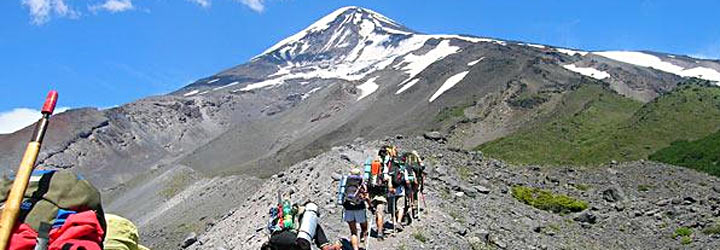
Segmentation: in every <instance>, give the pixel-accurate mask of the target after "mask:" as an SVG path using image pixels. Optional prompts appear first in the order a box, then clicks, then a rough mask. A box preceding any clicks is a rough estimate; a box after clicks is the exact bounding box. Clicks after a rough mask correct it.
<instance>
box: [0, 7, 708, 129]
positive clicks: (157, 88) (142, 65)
mask: <svg viewBox="0 0 720 250" xmlns="http://www.w3.org/2000/svg"><path fill="white" fill-rule="evenodd" d="M347 5H357V6H361V7H367V8H370V9H373V10H375V11H377V12H380V13H382V14H384V15H386V16H388V17H389V18H392V19H394V20H396V21H398V22H400V23H402V24H405V25H406V26H408V27H409V28H411V29H414V30H417V31H420V32H424V33H445V34H471V35H478V36H489V37H496V38H501V39H512V40H522V41H528V42H534V43H543V44H549V45H555V46H566V47H574V48H580V49H585V50H653V51H661V52H670V53H677V54H689V55H695V56H701V57H708V58H720V20H718V17H717V13H716V12H717V11H718V10H720V1H650V0H646V1H628V0H623V1H610V0H606V1H571V0H567V1H550V0H548V1H540V0H527V1H480V0H467V1H457V0H446V1H418V0H392V1H388V0H383V1H381V0H365V1H351V0H347V1H341V0H4V1H0V69H2V70H1V71H0V86H1V87H2V88H0V100H2V101H0V133H3V132H7V131H4V130H3V127H7V126H11V127H12V126H17V125H14V124H15V123H16V122H17V119H18V118H17V117H23V116H22V115H21V116H17V114H14V113H13V112H12V111H13V110H18V109H20V108H30V109H38V108H39V106H40V105H41V104H42V101H43V98H44V96H45V93H46V92H47V91H48V90H49V89H51V88H53V89H57V90H58V91H59V92H60V101H59V104H58V105H59V106H62V107H73V108H77V107H86V106H92V107H110V106H114V105H119V104H123V103H127V102H130V101H133V100H136V99H138V98H142V97H145V96H149V95H157V94H162V93H167V92H170V91H172V90H175V89H178V88H180V87H182V86H184V85H186V84H188V83H190V82H192V81H194V80H195V79H198V78H202V77H205V76H209V75H212V74H214V73H216V72H218V71H220V70H222V69H225V68H228V67H231V66H233V65H237V64H240V63H243V62H245V61H247V60H248V59H249V58H251V57H253V56H254V55H256V54H257V53H260V52H262V51H263V50H264V49H266V48H267V47H269V46H271V45H273V44H274V43H275V42H277V41H279V40H281V39H282V38H284V37H286V36H289V35H291V34H294V33H295V32H297V31H300V30H302V29H303V28H304V27H305V26H307V25H309V24H311V23H312V22H314V21H315V20H316V19H318V18H320V17H322V16H324V15H325V14H328V13H330V12H332V11H333V10H334V9H337V8H339V7H342V6H347ZM24 112H25V113H28V112H27V110H24ZM8 114H13V115H15V116H12V117H10V116H8ZM16 116H17V117H16ZM28 119H29V120H30V121H31V120H32V119H34V117H30V118H28ZM28 119H26V120H25V121H21V122H19V124H22V123H23V122H24V123H25V124H26V123H28V121H27V120H28ZM5 130H7V129H5Z"/></svg>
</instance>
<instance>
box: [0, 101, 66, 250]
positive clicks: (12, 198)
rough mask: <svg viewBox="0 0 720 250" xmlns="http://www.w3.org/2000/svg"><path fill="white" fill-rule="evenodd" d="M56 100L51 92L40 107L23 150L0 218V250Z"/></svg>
mask: <svg viewBox="0 0 720 250" xmlns="http://www.w3.org/2000/svg"><path fill="white" fill-rule="evenodd" d="M57 98H58V93H57V91H55V90H52V91H50V92H49V93H48V95H47V98H46V99H45V104H44V105H43V107H42V118H40V120H38V121H37V123H35V131H34V132H33V135H32V138H31V139H30V142H29V143H28V145H27V148H26V149H25V154H24V155H23V158H22V161H21V162H20V166H19V167H18V171H17V174H16V175H15V181H13V185H12V188H11V189H10V194H9V195H8V198H7V200H6V201H5V206H4V208H3V211H2V215H1V216H0V249H3V250H4V249H7V247H8V240H9V239H10V233H11V232H12V229H13V227H14V226H15V221H16V220H17V215H18V213H19V212H20V203H22V199H23V196H24V195H25V189H26V188H27V186H28V182H29V181H30V175H31V174H32V171H33V169H34V168H35V161H36V160H37V156H38V153H39V152H40V145H41V144H42V140H43V137H45V131H47V126H48V122H49V118H50V115H52V113H53V111H54V110H55V104H56V103H57Z"/></svg>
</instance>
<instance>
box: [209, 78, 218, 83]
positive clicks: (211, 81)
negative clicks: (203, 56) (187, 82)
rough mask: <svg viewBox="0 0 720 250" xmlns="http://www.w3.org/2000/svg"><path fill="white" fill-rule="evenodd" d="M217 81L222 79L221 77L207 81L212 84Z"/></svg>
mask: <svg viewBox="0 0 720 250" xmlns="http://www.w3.org/2000/svg"><path fill="white" fill-rule="evenodd" d="M217 81H220V78H215V79H212V80H210V81H208V82H206V83H207V84H211V83H214V82H217Z"/></svg>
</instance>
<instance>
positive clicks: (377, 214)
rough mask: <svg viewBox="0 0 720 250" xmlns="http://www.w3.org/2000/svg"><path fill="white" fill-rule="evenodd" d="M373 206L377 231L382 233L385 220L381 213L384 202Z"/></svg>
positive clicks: (383, 210) (383, 209)
mask: <svg viewBox="0 0 720 250" xmlns="http://www.w3.org/2000/svg"><path fill="white" fill-rule="evenodd" d="M375 207H376V208H375V223H376V224H377V230H378V231H377V233H378V235H380V234H382V233H384V231H383V230H384V228H383V227H384V226H385V220H384V219H383V213H384V212H385V204H383V203H379V204H377V206H375Z"/></svg>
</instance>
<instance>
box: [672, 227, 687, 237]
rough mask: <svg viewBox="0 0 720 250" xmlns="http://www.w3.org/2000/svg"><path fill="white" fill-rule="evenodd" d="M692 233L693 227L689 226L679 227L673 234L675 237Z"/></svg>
mask: <svg viewBox="0 0 720 250" xmlns="http://www.w3.org/2000/svg"><path fill="white" fill-rule="evenodd" d="M691 234H692V229H690V228H687V227H678V228H676V229H675V233H674V234H673V238H675V237H678V236H690V235H691Z"/></svg>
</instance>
